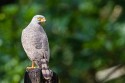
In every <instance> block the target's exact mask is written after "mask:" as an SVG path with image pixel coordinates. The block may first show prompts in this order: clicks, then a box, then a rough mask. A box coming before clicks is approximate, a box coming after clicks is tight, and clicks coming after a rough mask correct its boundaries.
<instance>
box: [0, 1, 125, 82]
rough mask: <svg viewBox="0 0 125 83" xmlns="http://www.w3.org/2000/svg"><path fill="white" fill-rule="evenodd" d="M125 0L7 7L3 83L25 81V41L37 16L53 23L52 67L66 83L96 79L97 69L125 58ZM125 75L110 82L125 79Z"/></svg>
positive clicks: (1, 37) (2, 27)
mask: <svg viewBox="0 0 125 83" xmlns="http://www.w3.org/2000/svg"><path fill="white" fill-rule="evenodd" d="M123 2H124V1H122V0H121V1H120V0H119V1H118V0H53V1H52V0H36V1H33V0H18V1H17V2H16V3H13V4H7V5H4V6H2V7H1V12H0V83H23V76H24V72H25V68H26V67H27V66H30V64H31V63H30V60H29V59H28V57H27V56H26V54H25V52H24V50H23V48H22V45H21V41H20V39H21V38H20V37H21V31H22V29H23V28H25V27H26V26H27V25H28V23H29V22H30V20H31V19H32V17H33V16H34V15H36V14H42V15H44V16H45V17H46V19H47V22H46V23H45V24H43V27H45V28H44V29H45V31H46V32H47V35H48V38H49V43H50V50H51V59H50V68H51V69H52V70H53V71H55V72H57V74H58V75H59V78H60V81H61V83H94V79H95V78H94V77H93V75H94V73H95V72H96V71H98V70H101V69H105V68H108V67H111V66H114V65H117V64H123V63H124V62H125V51H124V47H125V37H124V36H125V24H124V21H125V20H124V19H123V18H124V13H125V12H124V11H123V10H124V8H125V6H124V5H123ZM124 81H125V80H124V77H123V78H119V79H116V80H115V81H110V82H111V83H124Z"/></svg>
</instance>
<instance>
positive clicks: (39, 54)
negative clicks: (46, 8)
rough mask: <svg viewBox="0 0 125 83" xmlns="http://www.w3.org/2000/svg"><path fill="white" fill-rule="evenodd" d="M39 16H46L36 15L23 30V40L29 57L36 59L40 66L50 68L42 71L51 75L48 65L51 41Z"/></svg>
mask: <svg viewBox="0 0 125 83" xmlns="http://www.w3.org/2000/svg"><path fill="white" fill-rule="evenodd" d="M39 17H41V18H44V16H42V15H36V16H34V17H33V19H32V21H31V22H30V24H29V25H28V26H27V27H26V28H25V29H24V30H23V31H22V37H21V41H22V45H23V48H24V50H25V52H26V54H27V56H28V57H29V59H30V60H31V61H34V62H35V63H36V65H37V66H38V67H40V68H42V69H43V68H45V70H47V69H48V72H47V73H44V71H42V73H43V74H45V75H46V74H48V75H50V73H51V72H50V71H49V68H48V66H47V63H48V62H49V58H50V51H49V43H48V38H47V35H46V33H45V31H44V29H43V27H42V26H41V25H40V21H41V20H39V19H38V18H39ZM45 77H46V76H45Z"/></svg>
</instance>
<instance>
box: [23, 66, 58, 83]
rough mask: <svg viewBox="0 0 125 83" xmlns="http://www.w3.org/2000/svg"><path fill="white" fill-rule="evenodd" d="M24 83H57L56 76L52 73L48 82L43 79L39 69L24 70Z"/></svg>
mask: <svg viewBox="0 0 125 83" xmlns="http://www.w3.org/2000/svg"><path fill="white" fill-rule="evenodd" d="M24 83H59V82H58V76H57V74H56V73H54V72H53V77H52V79H51V80H50V81H48V80H46V79H44V77H43V75H42V72H41V69H40V68H35V69H30V70H26V72H25V76H24Z"/></svg>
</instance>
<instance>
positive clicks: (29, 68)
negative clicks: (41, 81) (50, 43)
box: [26, 67, 36, 70]
mask: <svg viewBox="0 0 125 83" xmlns="http://www.w3.org/2000/svg"><path fill="white" fill-rule="evenodd" d="M35 68H36V67H27V68H26V69H27V70H32V69H35Z"/></svg>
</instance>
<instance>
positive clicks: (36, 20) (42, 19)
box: [32, 15, 46, 23]
mask: <svg viewBox="0 0 125 83" xmlns="http://www.w3.org/2000/svg"><path fill="white" fill-rule="evenodd" d="M45 21H46V19H45V17H44V16H43V15H35V16H34V17H33V18H32V22H34V23H43V22H45Z"/></svg>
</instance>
